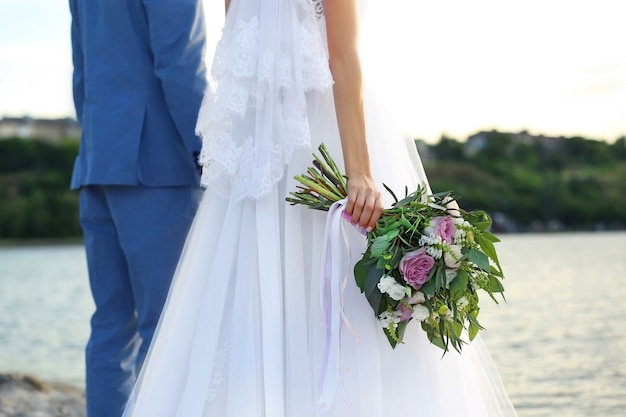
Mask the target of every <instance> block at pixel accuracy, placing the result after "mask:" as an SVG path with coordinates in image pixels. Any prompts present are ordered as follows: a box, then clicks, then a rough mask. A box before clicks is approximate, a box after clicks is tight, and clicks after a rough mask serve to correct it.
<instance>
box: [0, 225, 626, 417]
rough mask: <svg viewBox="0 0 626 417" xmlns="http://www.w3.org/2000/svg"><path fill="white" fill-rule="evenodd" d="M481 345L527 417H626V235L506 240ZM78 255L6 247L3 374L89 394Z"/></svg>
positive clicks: (62, 249)
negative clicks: (499, 298)
mask: <svg viewBox="0 0 626 417" xmlns="http://www.w3.org/2000/svg"><path fill="white" fill-rule="evenodd" d="M501 238H502V242H501V243H500V244H498V253H499V255H500V261H501V263H502V266H503V268H504V272H505V275H506V280H505V282H504V284H505V287H506V297H507V303H501V304H500V305H496V304H493V303H491V302H490V301H489V300H488V299H487V298H486V297H484V298H483V301H482V306H483V307H482V310H481V317H480V318H481V323H482V324H483V325H484V326H485V327H486V328H487V330H486V331H484V332H483V333H482V335H483V339H484V340H485V342H486V344H487V346H488V347H489V349H490V351H491V354H492V356H493V358H494V360H495V362H496V364H497V365H498V368H499V370H500V374H501V375H502V379H503V381H504V384H505V386H506V388H507V390H508V393H509V395H510V397H511V400H512V401H513V403H514V405H515V406H516V408H517V410H518V413H519V416H520V417H548V416H550V417H552V416H559V417H596V416H601V417H617V416H619V417H623V416H626V285H625V283H624V280H625V279H626V233H624V232H616V233H609V232H602V233H572V234H520V235H503V236H501ZM86 270H87V268H86V265H85V255H84V251H83V247H82V246H80V245H65V246H28V247H0V373H2V372H20V373H28V374H33V375H37V376H38V377H41V378H43V379H47V380H54V381H61V382H66V383H70V384H72V385H76V386H78V387H82V386H83V377H84V364H83V349H84V345H85V343H86V341H87V337H88V333H89V317H90V315H91V313H92V310H93V302H92V300H91V295H90V293H89V288H88V284H87V271H86Z"/></svg>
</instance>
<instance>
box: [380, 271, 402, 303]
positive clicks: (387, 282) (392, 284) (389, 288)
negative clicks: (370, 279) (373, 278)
mask: <svg viewBox="0 0 626 417" xmlns="http://www.w3.org/2000/svg"><path fill="white" fill-rule="evenodd" d="M377 286H378V289H379V290H380V292H382V293H383V294H389V296H390V297H391V298H393V299H394V300H396V301H400V300H402V299H403V298H404V296H405V295H406V288H404V286H403V285H400V284H398V283H397V282H396V280H395V279H394V278H393V277H390V276H388V275H387V276H383V277H382V278H381V279H380V281H379V282H378V284H377Z"/></svg>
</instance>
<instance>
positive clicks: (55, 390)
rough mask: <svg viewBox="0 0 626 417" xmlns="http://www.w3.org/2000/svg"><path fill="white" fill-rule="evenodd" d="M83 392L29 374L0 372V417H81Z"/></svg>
mask: <svg viewBox="0 0 626 417" xmlns="http://www.w3.org/2000/svg"><path fill="white" fill-rule="evenodd" d="M85 414H86V410H85V392H84V390H82V389H80V388H76V387H74V386H71V385H68V384H63V383H58V382H47V381H43V380H41V379H39V378H37V377H35V376H32V375H24V374H18V373H0V417H18V416H33V417H35V416H36V417H85Z"/></svg>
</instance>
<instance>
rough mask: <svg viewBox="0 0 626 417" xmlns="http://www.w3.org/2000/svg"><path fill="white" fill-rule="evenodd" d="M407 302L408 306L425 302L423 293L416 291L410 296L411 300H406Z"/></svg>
mask: <svg viewBox="0 0 626 417" xmlns="http://www.w3.org/2000/svg"><path fill="white" fill-rule="evenodd" d="M407 301H408V302H409V304H411V305H413V304H422V303H423V302H424V301H426V296H424V293H423V292H421V291H417V292H416V293H415V294H413V295H412V296H411V298H409V299H408V300H407Z"/></svg>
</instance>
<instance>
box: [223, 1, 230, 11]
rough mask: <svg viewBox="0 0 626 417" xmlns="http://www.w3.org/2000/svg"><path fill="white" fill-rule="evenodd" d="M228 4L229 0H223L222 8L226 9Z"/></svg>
mask: <svg viewBox="0 0 626 417" xmlns="http://www.w3.org/2000/svg"><path fill="white" fill-rule="evenodd" d="M228 6H230V0H224V10H226V11H228Z"/></svg>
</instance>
